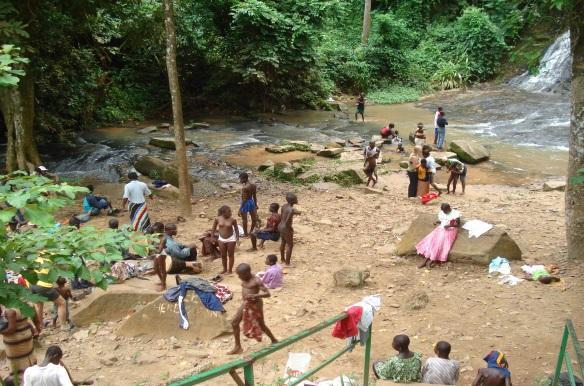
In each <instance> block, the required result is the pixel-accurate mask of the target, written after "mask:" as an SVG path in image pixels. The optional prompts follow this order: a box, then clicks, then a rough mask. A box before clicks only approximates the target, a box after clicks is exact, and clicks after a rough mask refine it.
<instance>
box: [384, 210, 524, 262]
mask: <svg viewBox="0 0 584 386" xmlns="http://www.w3.org/2000/svg"><path fill="white" fill-rule="evenodd" d="M435 221H436V216H435V215H432V214H421V215H419V216H418V217H416V218H415V219H414V220H413V221H412V223H411V225H410V227H409V229H408V230H407V231H406V232H405V233H404V234H403V236H402V239H401V241H400V242H399V244H398V245H397V246H396V251H395V253H396V255H398V256H409V255H412V256H413V255H416V244H417V243H419V242H420V241H421V240H422V239H423V238H424V237H426V236H427V235H428V234H429V233H430V232H432V230H434V222H435ZM394 231H395V230H394ZM458 232H459V234H458V237H457V238H456V241H455V242H454V245H453V246H452V249H451V250H450V254H449V255H448V260H450V261H453V262H472V263H476V264H481V265H489V263H490V262H491V259H493V258H495V257H497V256H503V257H506V258H507V259H509V260H521V249H519V246H518V245H517V243H516V242H515V241H514V240H513V239H512V238H511V237H510V236H509V235H508V234H507V232H505V231H504V230H503V229H501V228H499V227H493V228H492V229H491V230H489V231H488V232H487V233H485V234H483V235H481V237H479V238H472V239H470V238H469V237H468V231H467V230H465V229H461V230H459V231H458Z"/></svg>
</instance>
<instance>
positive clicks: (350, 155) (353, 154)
mask: <svg viewBox="0 0 584 386" xmlns="http://www.w3.org/2000/svg"><path fill="white" fill-rule="evenodd" d="M341 161H363V155H362V154H361V152H360V151H345V152H342V153H341Z"/></svg>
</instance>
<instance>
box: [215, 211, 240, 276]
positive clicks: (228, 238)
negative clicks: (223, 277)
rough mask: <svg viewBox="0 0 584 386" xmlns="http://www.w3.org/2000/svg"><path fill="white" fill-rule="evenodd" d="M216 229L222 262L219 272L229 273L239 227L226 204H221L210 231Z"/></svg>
mask: <svg viewBox="0 0 584 386" xmlns="http://www.w3.org/2000/svg"><path fill="white" fill-rule="evenodd" d="M216 230H218V231H219V250H220V251H221V262H222V264H223V272H221V273H220V274H225V273H226V274H228V275H231V274H232V273H233V264H235V245H236V244H239V228H238V227H237V221H236V220H235V219H234V218H232V217H231V208H230V207H228V206H227V205H223V206H222V207H221V208H219V210H218V211H217V218H215V221H214V222H213V229H212V230H211V233H215V231H216ZM227 255H229V269H227Z"/></svg>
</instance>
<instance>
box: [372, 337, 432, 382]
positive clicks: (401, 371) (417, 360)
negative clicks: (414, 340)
mask: <svg viewBox="0 0 584 386" xmlns="http://www.w3.org/2000/svg"><path fill="white" fill-rule="evenodd" d="M409 346H410V338H409V337H408V336H407V335H396V336H395V337H394V338H393V342H392V344H391V347H393V349H394V350H395V351H397V352H398V355H396V356H393V357H390V358H388V359H386V360H385V361H376V362H374V363H373V373H374V374H375V376H376V377H377V378H378V379H384V380H388V381H393V382H396V383H413V382H420V379H421V378H422V374H421V368H422V356H421V355H420V354H418V353H415V352H411V351H410V349H409Z"/></svg>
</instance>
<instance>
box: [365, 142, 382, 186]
mask: <svg viewBox="0 0 584 386" xmlns="http://www.w3.org/2000/svg"><path fill="white" fill-rule="evenodd" d="M379 153H380V150H379V148H378V147H377V146H375V141H371V142H369V146H368V147H366V148H365V150H363V157H364V158H365V165H364V169H363V171H364V172H365V175H367V178H368V179H367V186H369V183H370V182H373V185H372V186H375V184H376V183H377V171H376V169H377V159H378V158H379Z"/></svg>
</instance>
